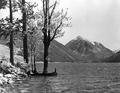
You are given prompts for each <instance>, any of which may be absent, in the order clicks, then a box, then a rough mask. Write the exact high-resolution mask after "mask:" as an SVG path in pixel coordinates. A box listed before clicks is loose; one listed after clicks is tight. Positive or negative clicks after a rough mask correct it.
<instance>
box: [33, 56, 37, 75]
mask: <svg viewBox="0 0 120 93" xmlns="http://www.w3.org/2000/svg"><path fill="white" fill-rule="evenodd" d="M35 60H36V59H35V55H34V73H37V69H36V64H35Z"/></svg>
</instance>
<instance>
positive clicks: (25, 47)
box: [22, 0, 28, 63]
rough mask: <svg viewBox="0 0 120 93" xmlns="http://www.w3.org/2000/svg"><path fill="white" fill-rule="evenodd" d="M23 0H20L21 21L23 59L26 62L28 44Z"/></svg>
mask: <svg viewBox="0 0 120 93" xmlns="http://www.w3.org/2000/svg"><path fill="white" fill-rule="evenodd" d="M25 7H26V5H25V0H22V13H23V16H22V18H23V19H22V21H23V54H24V60H25V61H26V63H28V45H27V31H26V9H25Z"/></svg>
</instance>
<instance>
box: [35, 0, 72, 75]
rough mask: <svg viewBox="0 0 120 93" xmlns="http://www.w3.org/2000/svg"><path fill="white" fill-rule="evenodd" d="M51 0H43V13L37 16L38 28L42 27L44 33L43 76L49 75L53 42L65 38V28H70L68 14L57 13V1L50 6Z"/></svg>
mask: <svg viewBox="0 0 120 93" xmlns="http://www.w3.org/2000/svg"><path fill="white" fill-rule="evenodd" d="M49 1H50V0H42V4H43V6H42V8H43V9H42V11H40V12H39V13H38V15H37V18H38V19H39V22H38V26H40V27H41V30H42V33H43V44H44V68H43V74H46V73H48V71H47V68H48V50H49V46H50V43H51V41H53V40H54V39H55V38H57V37H61V36H63V34H64V32H63V28H64V27H66V26H68V24H69V19H70V18H69V17H67V12H64V11H63V10H61V11H57V12H56V11H55V9H56V6H57V3H58V2H57V1H55V2H54V4H53V5H50V3H49Z"/></svg>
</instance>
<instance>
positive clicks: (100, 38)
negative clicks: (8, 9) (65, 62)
mask: <svg viewBox="0 0 120 93" xmlns="http://www.w3.org/2000/svg"><path fill="white" fill-rule="evenodd" d="M26 1H28V0H26ZM30 1H32V2H33V1H34V2H37V3H38V4H40V2H41V0H30ZM50 1H53V0H50ZM59 8H61V9H62V8H63V9H65V10H66V9H67V8H68V16H71V17H72V20H71V22H72V27H69V28H64V31H65V35H64V36H63V37H61V38H59V39H57V40H58V41H59V42H61V43H63V44H66V43H67V42H69V41H70V40H71V39H74V38H76V37H77V36H81V37H83V38H85V39H87V40H90V41H97V42H100V43H102V44H103V45H104V46H106V47H107V48H109V49H112V50H117V49H120V0H59ZM2 15H4V13H2ZM0 16H1V14H0Z"/></svg>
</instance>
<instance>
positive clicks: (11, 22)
mask: <svg viewBox="0 0 120 93" xmlns="http://www.w3.org/2000/svg"><path fill="white" fill-rule="evenodd" d="M1 4H3V5H1V7H0V8H5V5H6V4H7V1H6V0H2V1H1ZM9 12H10V13H9V15H10V16H9V27H10V28H9V30H10V62H11V64H12V65H14V56H13V53H14V50H13V31H12V26H13V25H12V24H13V14H12V2H11V0H9ZM3 31H4V30H3V29H1V31H0V32H2V33H3Z"/></svg>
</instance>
